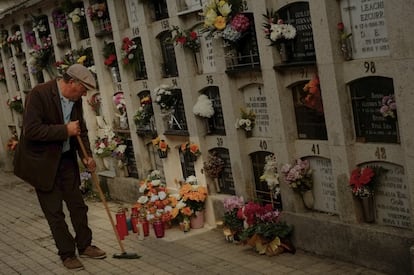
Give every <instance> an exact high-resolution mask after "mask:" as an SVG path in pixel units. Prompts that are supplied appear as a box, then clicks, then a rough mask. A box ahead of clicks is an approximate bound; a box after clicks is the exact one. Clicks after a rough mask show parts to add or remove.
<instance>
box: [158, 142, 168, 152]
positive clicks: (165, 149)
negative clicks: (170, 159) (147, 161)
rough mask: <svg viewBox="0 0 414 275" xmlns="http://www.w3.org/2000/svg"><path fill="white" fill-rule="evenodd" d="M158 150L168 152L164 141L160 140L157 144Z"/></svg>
mask: <svg viewBox="0 0 414 275" xmlns="http://www.w3.org/2000/svg"><path fill="white" fill-rule="evenodd" d="M158 148H159V149H160V150H161V151H167V150H168V144H167V143H166V142H165V140H163V139H161V140H160V142H159V143H158Z"/></svg>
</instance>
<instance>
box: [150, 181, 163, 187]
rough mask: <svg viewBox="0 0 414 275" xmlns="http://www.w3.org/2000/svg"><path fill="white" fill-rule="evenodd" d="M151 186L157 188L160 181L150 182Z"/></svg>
mask: <svg viewBox="0 0 414 275" xmlns="http://www.w3.org/2000/svg"><path fill="white" fill-rule="evenodd" d="M151 183H152V186H159V185H160V184H161V181H160V180H153V181H152V182H151Z"/></svg>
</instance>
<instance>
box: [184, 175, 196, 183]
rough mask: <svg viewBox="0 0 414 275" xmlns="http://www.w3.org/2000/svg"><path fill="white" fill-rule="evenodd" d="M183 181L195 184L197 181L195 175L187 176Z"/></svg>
mask: <svg viewBox="0 0 414 275" xmlns="http://www.w3.org/2000/svg"><path fill="white" fill-rule="evenodd" d="M185 182H188V183H190V184H196V183H197V178H196V177H195V176H189V177H188V178H187V179H186V180H185Z"/></svg>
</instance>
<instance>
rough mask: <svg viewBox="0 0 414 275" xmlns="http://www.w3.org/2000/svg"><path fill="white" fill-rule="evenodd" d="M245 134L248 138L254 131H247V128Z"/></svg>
mask: <svg viewBox="0 0 414 275" xmlns="http://www.w3.org/2000/svg"><path fill="white" fill-rule="evenodd" d="M244 134H245V135H246V138H251V137H252V136H253V132H252V131H246V130H244Z"/></svg>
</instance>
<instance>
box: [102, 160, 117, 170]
mask: <svg viewBox="0 0 414 275" xmlns="http://www.w3.org/2000/svg"><path fill="white" fill-rule="evenodd" d="M102 162H103V165H104V168H105V169H106V170H109V171H114V172H115V168H116V159H114V158H113V157H104V158H102Z"/></svg>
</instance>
